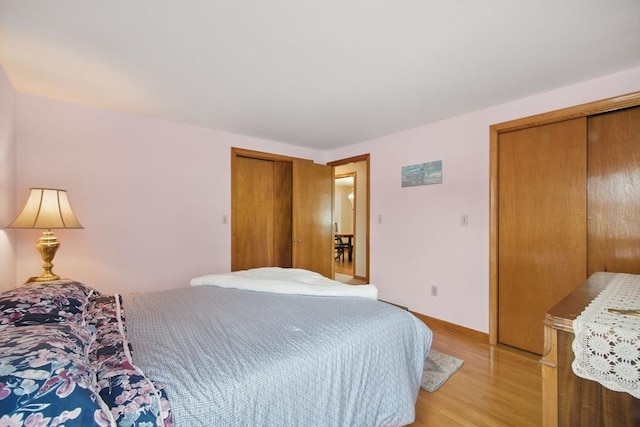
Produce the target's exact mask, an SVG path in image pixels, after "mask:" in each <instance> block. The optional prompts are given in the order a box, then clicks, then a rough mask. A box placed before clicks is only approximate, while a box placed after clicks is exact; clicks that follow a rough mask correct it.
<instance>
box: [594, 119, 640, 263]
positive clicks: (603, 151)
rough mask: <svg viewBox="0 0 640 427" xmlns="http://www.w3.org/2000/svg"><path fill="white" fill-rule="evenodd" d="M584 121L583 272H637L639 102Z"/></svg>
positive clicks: (639, 243) (639, 249) (639, 240)
mask: <svg viewBox="0 0 640 427" xmlns="http://www.w3.org/2000/svg"><path fill="white" fill-rule="evenodd" d="M588 126H589V139H588V141H589V143H588V150H589V223H588V224H589V261H588V266H589V274H592V273H595V272H597V271H612V272H622V273H633V274H640V107H634V108H628V109H625V110H619V111H614V112H611V113H605V114H599V115H596V116H591V117H589V122H588Z"/></svg>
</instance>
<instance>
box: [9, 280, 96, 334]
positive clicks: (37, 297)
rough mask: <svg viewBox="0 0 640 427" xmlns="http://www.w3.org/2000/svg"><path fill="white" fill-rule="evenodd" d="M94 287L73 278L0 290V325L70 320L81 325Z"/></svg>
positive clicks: (23, 324) (94, 293)
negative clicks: (5, 290)
mask: <svg viewBox="0 0 640 427" xmlns="http://www.w3.org/2000/svg"><path fill="white" fill-rule="evenodd" d="M96 294H97V295H99V293H98V292H97V291H95V290H94V289H91V288H90V287H88V286H86V285H83V284H82V283H78V282H74V281H72V280H56V281H50V282H37V283H29V284H26V285H23V286H20V287H18V288H16V289H12V290H10V291H7V292H3V293H1V294H0V327H2V326H8V325H13V326H25V325H38V324H42V323H59V322H73V323H76V324H78V325H81V326H82V325H84V311H85V309H86V306H87V303H88V301H89V297H90V296H92V295H96Z"/></svg>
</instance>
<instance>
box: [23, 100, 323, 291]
mask: <svg viewBox="0 0 640 427" xmlns="http://www.w3.org/2000/svg"><path fill="white" fill-rule="evenodd" d="M18 135H19V137H18V154H17V158H18V160H17V165H18V180H17V190H18V192H17V195H18V198H19V199H20V202H19V203H22V201H23V200H24V198H25V197H26V195H27V190H28V188H29V187H37V186H45V187H54V188H62V189H66V190H67V191H68V195H69V199H70V202H71V206H72V207H73V209H74V212H75V213H76V216H77V217H78V220H79V221H80V223H81V224H82V225H83V226H84V229H83V230H56V231H55V233H56V235H58V237H59V239H60V241H61V247H60V249H59V250H58V253H57V255H56V258H55V259H54V264H55V267H54V272H56V273H57V274H59V275H60V276H63V277H71V278H73V279H76V280H79V281H82V282H84V283H87V284H89V285H92V286H94V287H96V288H98V289H99V290H101V291H105V292H129V291H150V290H156V289H168V288H176V287H184V286H188V283H189V280H190V279H191V278H192V277H193V276H197V275H202V274H206V273H213V272H225V271H229V268H230V259H231V258H230V257H231V255H230V248H231V236H230V226H229V224H223V221H222V217H223V215H229V214H230V205H231V188H230V187H231V183H230V174H231V171H230V162H231V160H230V159H231V150H230V148H231V147H232V146H235V147H241V148H247V149H252V150H259V151H268V152H272V153H277V154H284V155H289V156H294V157H303V158H309V159H314V160H319V159H320V160H322V154H323V153H319V152H316V151H313V150H308V149H303V148H300V147H294V146H290V145H285V144H280V143H275V142H271V141H265V140H259V139H255V138H250V137H245V136H240V135H233V134H228V133H223V132H216V131H212V130H209V129H204V128H199V127H195V126H188V125H184V124H179V123H173V122H168V121H164V120H156V119H151V118H147V117H142V116H137V115H132V114H124V113H118V112H111V111H107V110H103V109H99V108H92V107H86V106H82V105H77V104H71V103H66V102H59V101H53V100H49V99H45V98H40V97H35V96H31V95H24V94H18ZM17 232H18V252H17V254H18V255H17V256H18V263H17V275H18V279H21V278H26V277H29V276H33V275H35V274H40V272H41V265H42V261H41V260H40V258H39V255H38V253H37V252H36V249H35V248H34V244H35V241H36V240H37V238H38V236H39V234H40V232H39V231H38V230H18V231H17Z"/></svg>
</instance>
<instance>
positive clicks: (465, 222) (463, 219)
mask: <svg viewBox="0 0 640 427" xmlns="http://www.w3.org/2000/svg"><path fill="white" fill-rule="evenodd" d="M460 226H461V227H468V226H469V215H467V214H462V215H460Z"/></svg>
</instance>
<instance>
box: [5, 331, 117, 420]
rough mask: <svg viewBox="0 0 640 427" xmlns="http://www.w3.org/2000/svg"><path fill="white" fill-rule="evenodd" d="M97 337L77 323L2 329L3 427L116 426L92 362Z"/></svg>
mask: <svg viewBox="0 0 640 427" xmlns="http://www.w3.org/2000/svg"><path fill="white" fill-rule="evenodd" d="M90 341H91V333H90V332H89V331H87V330H86V329H84V328H82V327H79V326H77V325H75V324H73V323H55V324H54V323H50V324H42V325H27V326H22V327H19V328H17V327H7V328H3V329H0V347H1V348H2V354H0V407H2V413H0V425H52V426H55V425H65V426H87V425H96V424H98V425H110V424H113V417H112V416H111V413H110V412H109V410H108V407H107V405H106V404H105V403H104V401H103V400H102V399H101V398H100V396H99V395H98V394H97V393H96V391H95V388H96V387H95V383H94V379H93V374H92V372H91V370H90V368H89V366H88V365H89V364H88V360H87V358H86V348H87V345H88V342H90Z"/></svg>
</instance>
